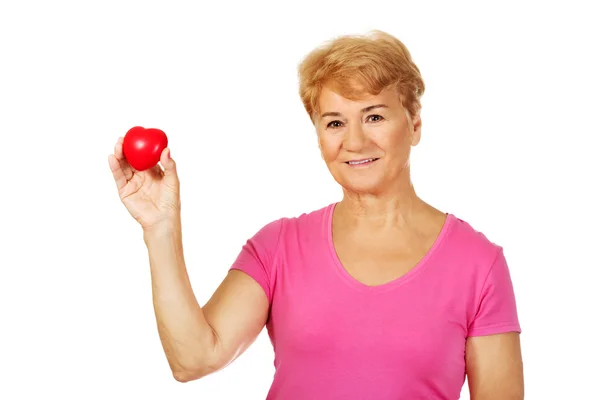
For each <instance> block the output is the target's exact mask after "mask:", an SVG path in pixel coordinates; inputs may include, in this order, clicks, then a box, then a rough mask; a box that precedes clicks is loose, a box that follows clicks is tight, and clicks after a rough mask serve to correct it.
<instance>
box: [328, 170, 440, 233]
mask: <svg viewBox="0 0 600 400" xmlns="http://www.w3.org/2000/svg"><path fill="white" fill-rule="evenodd" d="M432 210H433V207H431V206H430V205H428V204H427V203H425V202H424V201H423V200H422V199H421V198H420V197H419V196H418V195H417V194H416V192H415V188H414V186H413V185H412V183H411V181H410V179H406V180H404V182H399V183H398V184H397V185H394V187H393V188H392V187H390V188H389V190H387V191H385V192H382V193H378V194H368V193H355V192H351V191H348V190H344V197H343V199H342V201H340V203H339V204H338V205H337V206H336V213H338V216H340V217H342V218H343V220H345V221H346V222H347V223H349V224H350V225H358V224H361V225H362V224H369V225H372V224H374V225H377V226H380V227H383V226H396V227H398V226H408V225H412V223H414V222H415V221H417V220H419V219H420V217H422V216H423V215H425V214H429V215H430V213H431V211H432Z"/></svg>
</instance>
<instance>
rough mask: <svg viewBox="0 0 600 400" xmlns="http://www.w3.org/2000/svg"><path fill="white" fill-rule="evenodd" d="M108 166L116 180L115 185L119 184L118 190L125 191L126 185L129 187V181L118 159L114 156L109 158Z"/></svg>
mask: <svg viewBox="0 0 600 400" xmlns="http://www.w3.org/2000/svg"><path fill="white" fill-rule="evenodd" d="M108 165H109V166H110V170H111V171H112V174H113V178H114V179H115V183H116V184H117V189H119V190H121V189H123V188H124V187H125V185H127V181H128V179H127V178H126V177H125V173H124V172H123V168H121V164H120V163H119V160H118V159H117V157H115V155H114V154H111V155H109V156H108Z"/></svg>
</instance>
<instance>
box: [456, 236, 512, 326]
mask: <svg viewBox="0 0 600 400" xmlns="http://www.w3.org/2000/svg"><path fill="white" fill-rule="evenodd" d="M476 309H477V313H476V314H475V317H474V319H473V321H472V322H471V324H470V326H469V329H468V334H467V336H484V335H493V334H497V333H505V332H518V333H521V326H520V324H519V318H518V315H517V305H516V299H515V293H514V289H513V284H512V279H511V276H510V271H509V268H508V265H507V262H506V258H505V256H504V251H503V250H502V248H501V247H499V250H498V253H497V254H496V258H495V260H494V262H493V264H492V266H491V268H490V270H489V273H488V274H487V277H486V278H485V280H484V282H483V285H482V286H481V294H480V295H479V297H478V304H477V305H476Z"/></svg>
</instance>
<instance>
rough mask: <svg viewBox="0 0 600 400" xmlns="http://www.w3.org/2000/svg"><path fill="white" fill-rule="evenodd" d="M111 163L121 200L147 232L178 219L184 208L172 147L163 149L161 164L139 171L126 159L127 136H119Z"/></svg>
mask: <svg viewBox="0 0 600 400" xmlns="http://www.w3.org/2000/svg"><path fill="white" fill-rule="evenodd" d="M108 164H109V166H110V170H111V171H112V173H113V177H114V179H115V183H116V184H117V190H118V192H119V197H120V198H121V201H122V202H123V204H124V205H125V207H126V208H127V211H129V213H130V214H131V216H132V217H133V218H134V219H135V220H136V221H137V222H139V224H140V225H141V226H142V229H143V230H144V232H148V231H150V230H153V229H156V228H158V227H160V226H163V225H164V224H170V223H173V222H176V221H178V219H179V218H180V209H181V202H180V197H179V177H178V176H177V169H176V166H175V161H174V160H173V159H172V158H171V157H170V149H169V148H166V149H164V150H163V152H162V154H161V156H160V164H157V165H156V166H154V167H153V168H150V169H148V170H146V171H137V170H135V169H134V168H133V167H132V166H131V165H129V163H128V162H127V160H126V159H125V156H124V155H123V138H119V140H118V141H117V144H116V145H115V149H114V154H111V155H110V156H109V157H108ZM161 166H162V168H161ZM163 168H164V169H163Z"/></svg>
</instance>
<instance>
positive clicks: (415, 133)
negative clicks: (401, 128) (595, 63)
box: [410, 111, 423, 146]
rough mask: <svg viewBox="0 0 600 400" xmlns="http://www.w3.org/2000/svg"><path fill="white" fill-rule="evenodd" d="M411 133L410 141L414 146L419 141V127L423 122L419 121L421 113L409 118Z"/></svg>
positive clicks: (418, 112)
mask: <svg viewBox="0 0 600 400" xmlns="http://www.w3.org/2000/svg"><path fill="white" fill-rule="evenodd" d="M410 123H411V124H412V126H411V131H412V139H411V144H412V145H413V146H416V145H418V144H419V142H420V141H421V125H422V124H423V121H422V120H421V112H420V111H417V113H416V114H415V116H414V117H412V118H410Z"/></svg>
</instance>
